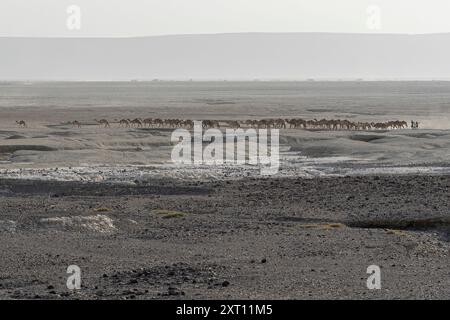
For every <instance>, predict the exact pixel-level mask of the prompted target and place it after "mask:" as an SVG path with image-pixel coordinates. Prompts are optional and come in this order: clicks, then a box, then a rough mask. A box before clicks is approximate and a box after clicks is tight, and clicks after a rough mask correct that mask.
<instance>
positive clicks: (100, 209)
mask: <svg viewBox="0 0 450 320" xmlns="http://www.w3.org/2000/svg"><path fill="white" fill-rule="evenodd" d="M94 211H96V212H108V211H111V209H109V208H96V209H94Z"/></svg>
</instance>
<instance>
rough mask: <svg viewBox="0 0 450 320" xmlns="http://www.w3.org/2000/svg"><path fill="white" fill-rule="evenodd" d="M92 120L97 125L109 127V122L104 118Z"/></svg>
mask: <svg viewBox="0 0 450 320" xmlns="http://www.w3.org/2000/svg"><path fill="white" fill-rule="evenodd" d="M94 121H95V122H97V123H98V124H99V125H101V126H103V128H109V127H110V125H109V122H108V120H106V119H100V120H97V119H94Z"/></svg>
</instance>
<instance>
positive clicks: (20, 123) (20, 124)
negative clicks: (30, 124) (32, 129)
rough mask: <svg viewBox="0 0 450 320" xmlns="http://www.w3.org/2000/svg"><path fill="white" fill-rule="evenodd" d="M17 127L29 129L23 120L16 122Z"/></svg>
mask: <svg viewBox="0 0 450 320" xmlns="http://www.w3.org/2000/svg"><path fill="white" fill-rule="evenodd" d="M16 123H17V125H18V126H19V127H21V128H26V127H27V123H26V122H25V121H23V120H20V121H16Z"/></svg>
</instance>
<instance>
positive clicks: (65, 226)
mask: <svg viewBox="0 0 450 320" xmlns="http://www.w3.org/2000/svg"><path fill="white" fill-rule="evenodd" d="M40 222H41V224H43V225H44V226H48V227H51V228H56V229H59V230H67V231H92V232H99V233H104V234H110V233H114V232H116V231H117V228H116V227H115V226H114V223H113V220H112V219H111V218H110V217H108V216H105V215H100V214H99V215H95V216H74V217H54V218H43V219H41V220H40Z"/></svg>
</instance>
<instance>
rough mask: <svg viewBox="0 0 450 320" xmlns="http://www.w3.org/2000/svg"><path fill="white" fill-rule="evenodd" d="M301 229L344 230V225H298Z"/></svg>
mask: <svg viewBox="0 0 450 320" xmlns="http://www.w3.org/2000/svg"><path fill="white" fill-rule="evenodd" d="M299 227H300V228H302V229H315V230H333V229H340V228H344V227H345V225H344V224H342V223H311V224H301V225H299Z"/></svg>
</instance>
